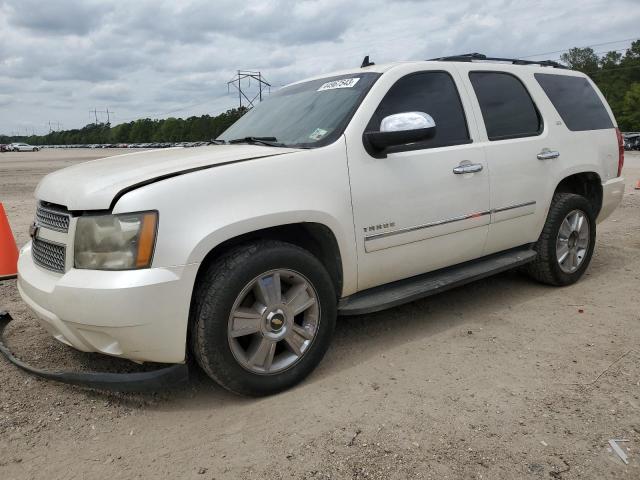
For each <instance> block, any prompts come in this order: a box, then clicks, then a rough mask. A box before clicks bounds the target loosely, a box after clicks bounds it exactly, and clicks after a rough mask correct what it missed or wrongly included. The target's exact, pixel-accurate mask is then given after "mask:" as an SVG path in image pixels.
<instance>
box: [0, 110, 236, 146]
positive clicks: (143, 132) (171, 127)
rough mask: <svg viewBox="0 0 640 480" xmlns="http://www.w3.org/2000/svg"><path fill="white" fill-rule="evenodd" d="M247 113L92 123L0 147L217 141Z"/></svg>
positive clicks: (4, 138)
mask: <svg viewBox="0 0 640 480" xmlns="http://www.w3.org/2000/svg"><path fill="white" fill-rule="evenodd" d="M246 111H247V108H246V107H241V108H233V109H230V110H227V111H226V112H224V113H221V114H220V115H216V116H214V117H212V116H209V115H202V116H200V117H189V118H185V119H183V118H173V117H171V118H165V119H161V120H152V119H150V118H142V119H138V120H134V121H132V122H128V123H120V124H118V125H115V126H111V125H110V124H108V123H97V124H96V123H91V124H89V125H86V126H84V127H82V128H79V129H73V130H62V131H58V132H51V133H49V134H47V135H32V136H21V137H11V136H7V135H0V143H11V142H26V143H29V144H31V145H79V144H80V145H82V144H95V143H109V144H113V143H149V142H197V141H208V140H211V139H213V138H216V137H217V136H218V135H220V134H221V133H222V132H224V131H225V130H226V129H227V128H229V127H230V126H231V125H232V124H233V123H234V122H235V121H236V120H238V119H239V118H240V117H241V116H242V115H244V114H245V113H246Z"/></svg>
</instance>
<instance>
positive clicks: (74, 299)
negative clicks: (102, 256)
mask: <svg viewBox="0 0 640 480" xmlns="http://www.w3.org/2000/svg"><path fill="white" fill-rule="evenodd" d="M197 270H198V265H197V264H191V265H184V266H179V267H165V268H149V269H142V270H128V271H119V272H110V271H97V270H78V269H73V268H72V269H70V270H68V271H67V272H66V273H64V274H57V273H54V272H51V271H48V270H45V269H43V268H41V267H39V266H38V265H36V264H35V263H34V262H33V259H32V255H31V243H28V244H27V245H26V246H25V247H23V248H22V250H21V251H20V257H19V259H18V291H19V292H20V295H21V296H22V299H23V300H24V301H25V302H26V304H27V305H28V306H29V307H30V308H31V310H33V312H34V313H35V315H36V317H37V318H38V320H39V321H40V323H41V324H42V326H43V327H44V328H45V329H46V330H47V331H48V332H49V333H50V334H51V335H53V336H54V337H55V338H56V339H57V340H59V341H61V342H63V343H66V344H67V345H70V346H72V347H74V348H76V349H78V350H81V351H83V352H99V353H104V354H107V355H112V356H116V357H122V358H127V359H130V360H134V361H137V362H162V363H182V362H184V361H185V353H186V337H187V323H188V318H189V307H190V303H191V291H192V288H193V284H194V282H195V276H196V273H197Z"/></svg>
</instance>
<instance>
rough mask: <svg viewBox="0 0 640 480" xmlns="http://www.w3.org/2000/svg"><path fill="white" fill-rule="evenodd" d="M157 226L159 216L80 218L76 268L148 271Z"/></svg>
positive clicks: (141, 213) (140, 214) (134, 215)
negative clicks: (140, 269) (145, 269)
mask: <svg viewBox="0 0 640 480" xmlns="http://www.w3.org/2000/svg"><path fill="white" fill-rule="evenodd" d="M157 225H158V213H157V212H140V213H123V214H119V215H96V216H91V215H90V216H83V217H80V218H78V222H77V224H76V240H75V255H74V261H75V267H76V268H89V269H94V270H133V269H137V268H147V267H149V266H150V265H151V258H152V257H153V248H154V246H155V242H156V230H157Z"/></svg>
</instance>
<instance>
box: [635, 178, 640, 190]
mask: <svg viewBox="0 0 640 480" xmlns="http://www.w3.org/2000/svg"><path fill="white" fill-rule="evenodd" d="M636 190H640V180H638V181H637V182H636Z"/></svg>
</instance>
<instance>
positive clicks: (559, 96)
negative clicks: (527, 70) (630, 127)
mask: <svg viewBox="0 0 640 480" xmlns="http://www.w3.org/2000/svg"><path fill="white" fill-rule="evenodd" d="M534 76H535V78H536V80H537V81H538V83H539V84H540V86H541V87H542V89H543V90H544V92H545V93H546V94H547V97H549V100H551V103H553V106H554V107H555V109H556V110H557V111H558V114H560V117H561V118H562V120H563V121H564V123H565V125H566V126H567V128H568V129H569V130H571V131H574V132H577V131H584V130H603V129H606V128H613V122H612V121H611V117H610V116H609V113H608V112H607V109H606V108H605V107H604V105H603V104H602V101H601V100H600V97H598V94H597V93H596V92H595V90H594V89H593V87H592V86H591V84H590V83H589V81H588V80H587V79H586V78H584V77H573V76H568V75H553V74H549V73H536V74H535V75H534Z"/></svg>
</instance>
